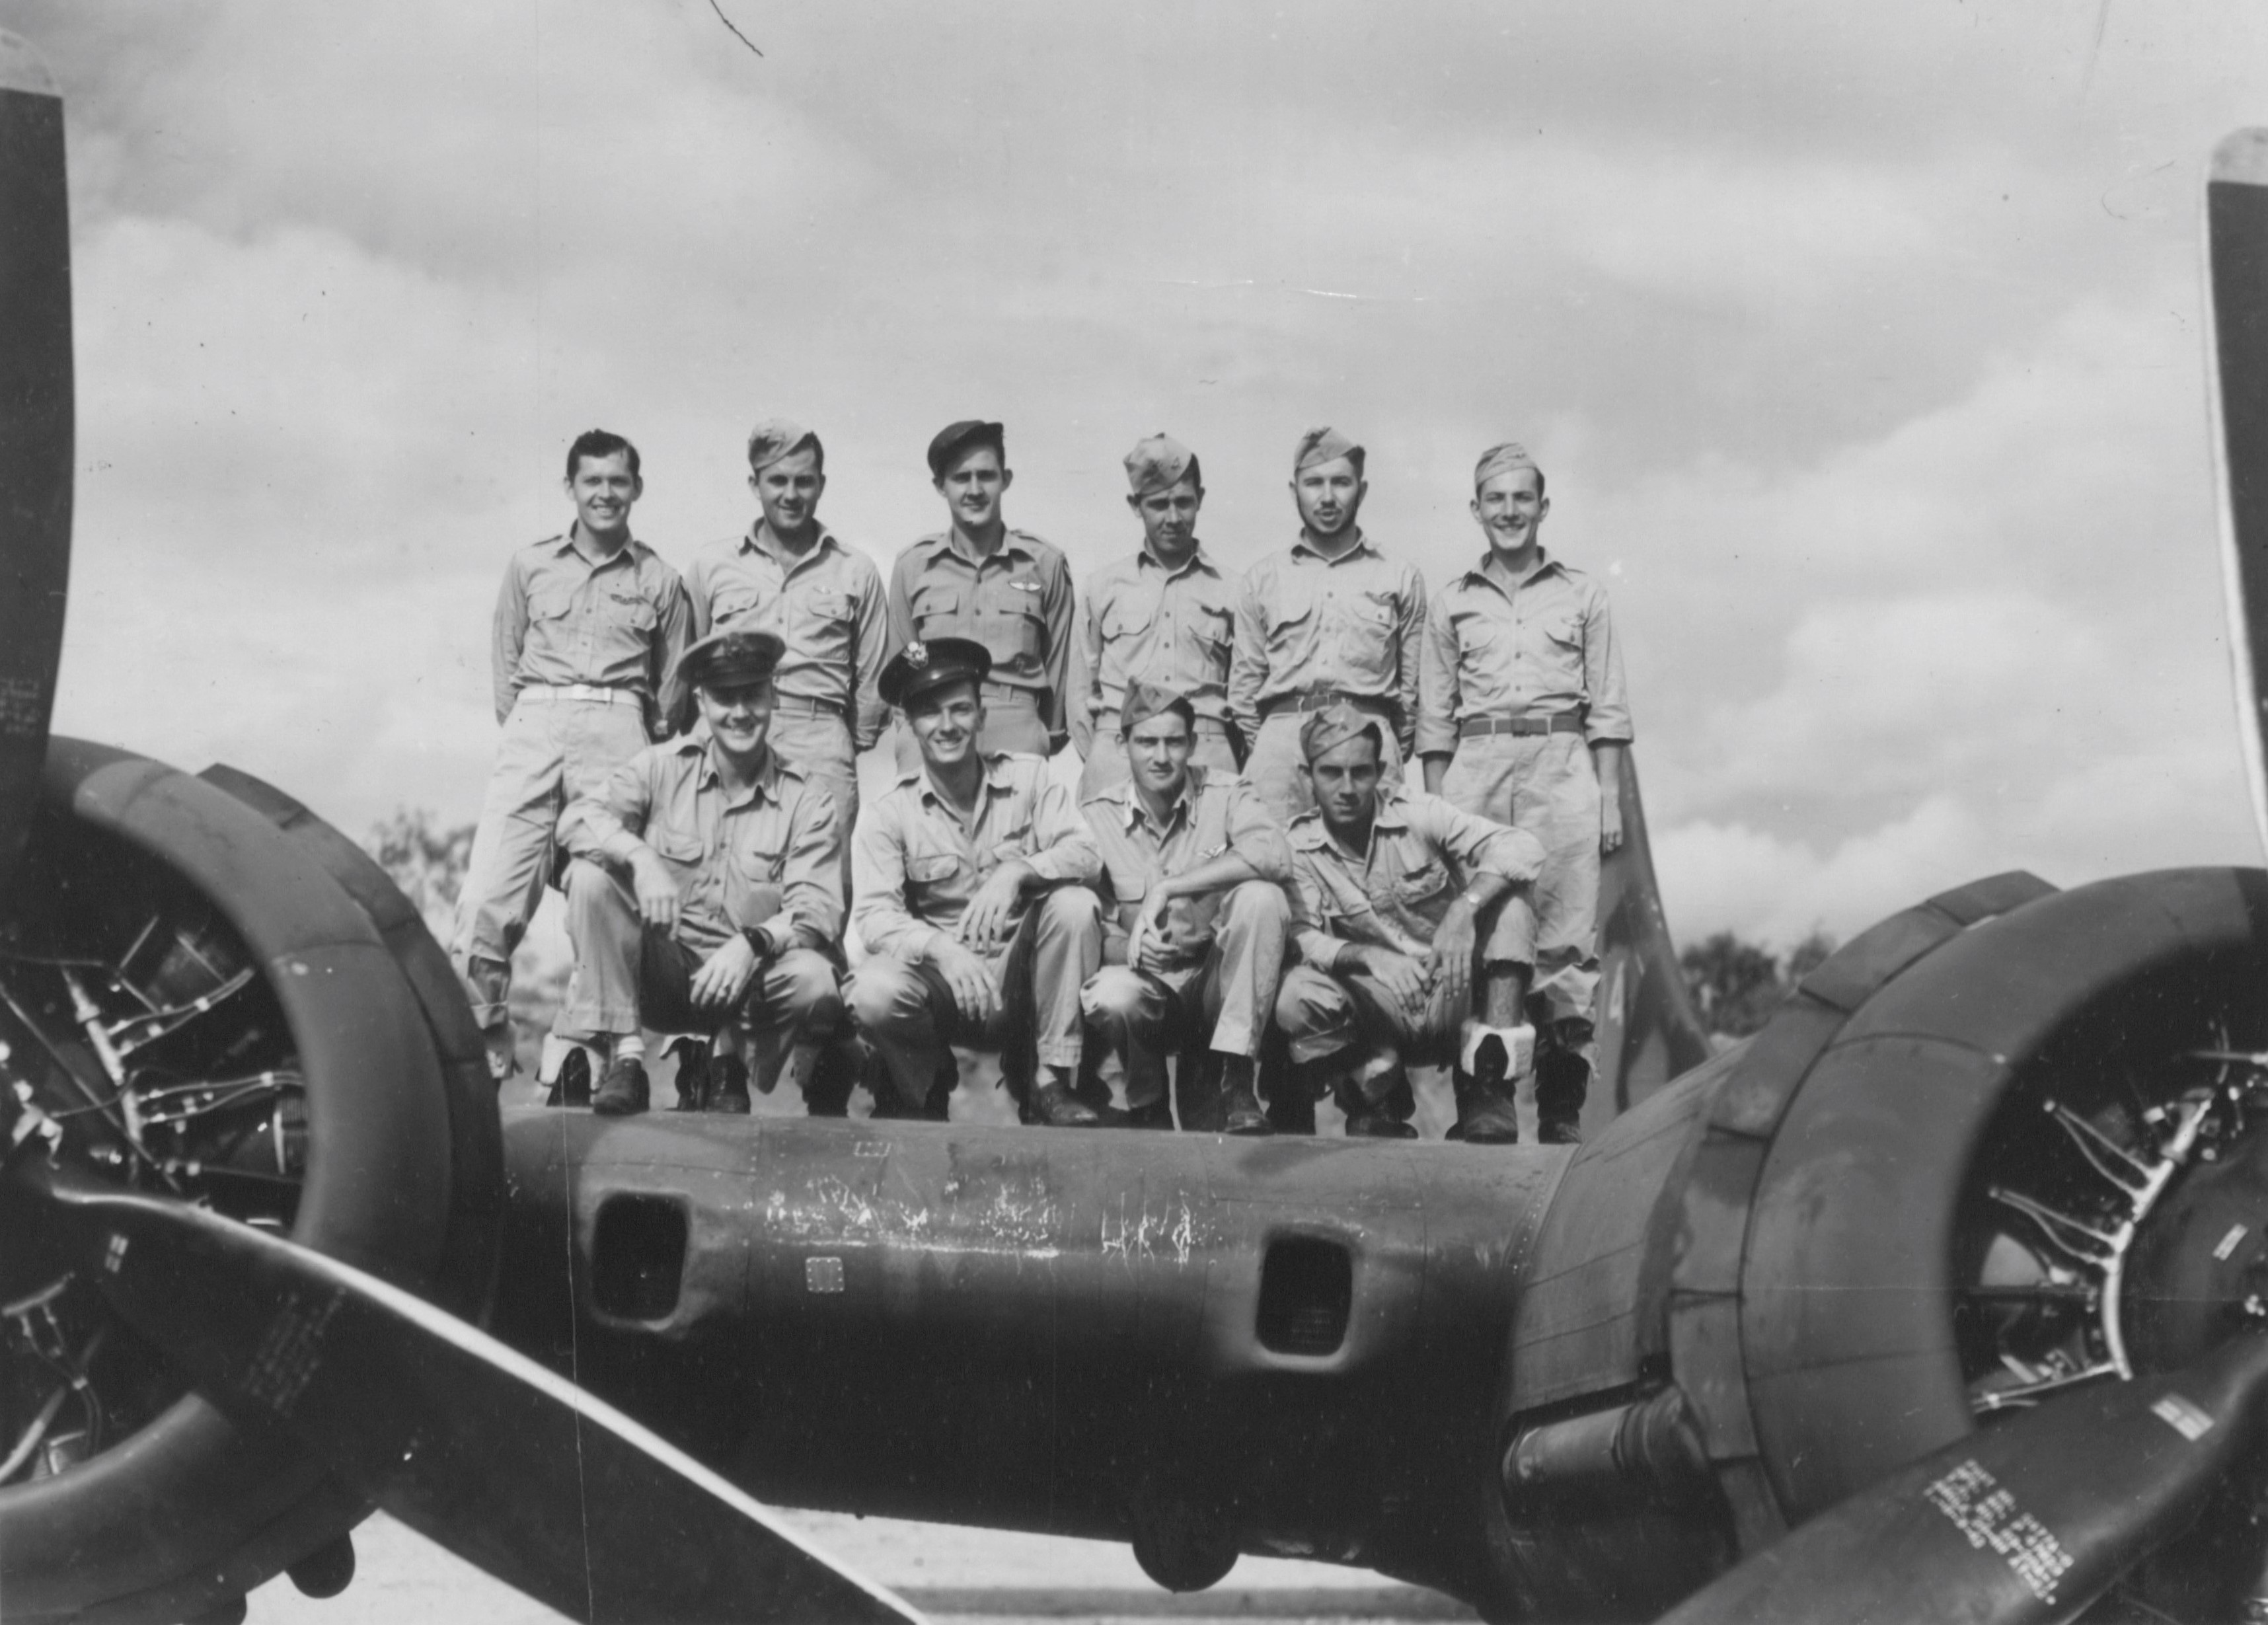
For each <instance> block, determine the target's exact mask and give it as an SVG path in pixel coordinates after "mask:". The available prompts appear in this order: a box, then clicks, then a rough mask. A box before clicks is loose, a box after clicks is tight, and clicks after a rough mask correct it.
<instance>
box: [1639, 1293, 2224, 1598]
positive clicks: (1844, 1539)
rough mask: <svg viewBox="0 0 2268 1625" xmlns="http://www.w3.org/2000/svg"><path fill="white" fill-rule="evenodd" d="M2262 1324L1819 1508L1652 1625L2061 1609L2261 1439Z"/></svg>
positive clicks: (2094, 1591)
mask: <svg viewBox="0 0 2268 1625" xmlns="http://www.w3.org/2000/svg"><path fill="white" fill-rule="evenodd" d="M2264 1392H2268V1336H2264V1335H2245V1336H2242V1337H2239V1338H2235V1339H2234V1340H2232V1341H2231V1342H2227V1343H2224V1344H2222V1345H2221V1346H2220V1348H2218V1349H2214V1350H2213V1352H2212V1353H2211V1354H2208V1355H2206V1356H2205V1357H2203V1358H2202V1359H2199V1360H2198V1361H2196V1362H2194V1363H2193V1364H2190V1365H2188V1366H2186V1367H2184V1368H2183V1370H2181V1371H2176V1372H2174V1373H2172V1374H2171V1375H2169V1376H2161V1377H2147V1378H2139V1379H2136V1380H2134V1381H2132V1382H2124V1383H2117V1384H2112V1385H2108V1386H2102V1387H2098V1388H2088V1389H2082V1390H2079V1391H2076V1392H2074V1393H2070V1394H2067V1395H2066V1396H2065V1397H2064V1398H2062V1399H2059V1400H2058V1401H2055V1402H2054V1403H2053V1404H2051V1405H2045V1406H2043V1407H2041V1408H2039V1409H2038V1410H2036V1411H2034V1412H2032V1413H2031V1414H2030V1415H2027V1416H2024V1417H2021V1418H2020V1419H2018V1420H2016V1421H2014V1422H2011V1423H2007V1424H2006V1425H2004V1426H2001V1427H1999V1428H1995V1429H1993V1430H1991V1431H1990V1432H1986V1433H1979V1434H1972V1435H1970V1437H1969V1438H1964V1439H1962V1440H1960V1441H1958V1442H1957V1443H1955V1444H1952V1445H1947V1446H1946V1447H1945V1448H1944V1449H1943V1450H1940V1451H1939V1452H1937V1453H1936V1454H1934V1455H1932V1456H1927V1457H1925V1458H1924V1459H1923V1460H1920V1461H1919V1462H1918V1463H1916V1464H1915V1465H1914V1466H1912V1467H1908V1468H1906V1469H1905V1470H1904V1472H1901V1473H1898V1474H1895V1475H1893V1476H1892V1477H1890V1478H1888V1479H1885V1480H1884V1481H1883V1482H1881V1483H1880V1484H1878V1485H1876V1486H1875V1487H1874V1488H1873V1489H1866V1490H1861V1491H1860V1492H1859V1494H1857V1495H1855V1496H1852V1497H1851V1498H1850V1499H1849V1500H1847V1501H1845V1502H1843V1503H1841V1504H1839V1505H1837V1506H1833V1507H1830V1508H1829V1509H1828V1510H1827V1511H1824V1512H1822V1513H1821V1514H1820V1515H1819V1516H1818V1517H1816V1518H1813V1519H1812V1520H1811V1521H1810V1522H1809V1523H1808V1524H1805V1525H1804V1526H1801V1527H1800V1528H1799V1529H1797V1530H1796V1531H1795V1532H1794V1533H1792V1534H1789V1535H1788V1536H1787V1537H1786V1539H1784V1540H1779V1541H1778V1542H1777V1543H1776V1544H1774V1545H1771V1546H1769V1547H1767V1548H1764V1550H1763V1551H1761V1552H1759V1553H1757V1554H1756V1555H1755V1556H1754V1557H1751V1558H1749V1560H1748V1561H1747V1562H1746V1563H1742V1564H1741V1565H1740V1566H1739V1567H1738V1568H1735V1569H1734V1570H1731V1571H1730V1572H1728V1573H1727V1574H1725V1575H1722V1576H1720V1577H1719V1578H1717V1579H1716V1580H1715V1581H1713V1582H1712V1583H1711V1584H1710V1585H1707V1586H1705V1588H1703V1589H1702V1590H1701V1591H1699V1592H1695V1593H1694V1595H1693V1596H1691V1597H1690V1598H1689V1599H1686V1601H1685V1602H1684V1603H1683V1604H1682V1605H1681V1606H1680V1607H1677V1608H1676V1609H1675V1610H1674V1611H1673V1612H1671V1613H1670V1614H1666V1615H1665V1616H1663V1618H1662V1620H1661V1625H1734V1621H1739V1625H1811V1622H1812V1621H1819V1620H1850V1621H1870V1622H1876V1625H1879V1622H1881V1621H1896V1620H1914V1621H1921V1620H1962V1621H1970V1625H2016V1622H2017V1621H2033V1620H2064V1619H2069V1618H2070V1617H2071V1616H2072V1615H2073V1614H2076V1613H2078V1612H2079V1610H2080V1608H2082V1607H2086V1606H2087V1604H2088V1603H2089V1602H2090V1601H2092V1600H2093V1599H2095V1598H2096V1597H2097V1596H2100V1595H2101V1594H2102V1592H2103V1591H2105V1590H2106V1589H2108V1588H2109V1587H2110V1585H2111V1584H2112V1583H2113V1582H2115V1581H2116V1580H2117V1578H2118V1577H2119V1576H2120V1575H2122V1574H2124V1572H2125V1571H2126V1570H2128V1569H2130V1568H2132V1566H2133V1565H2134V1564H2135V1563H2139V1561H2140V1560H2141V1559H2143V1558H2144V1557H2147V1556H2148V1555H2150V1553H2151V1552H2152V1551H2153V1550H2154V1549H2155V1548H2157V1547H2158V1546H2159V1545H2161V1543H2163V1542H2164V1541H2166V1540H2169V1539H2171V1538H2172V1537H2173V1536H2175V1535H2177V1534H2179V1533H2181V1532H2182V1531H2183V1529H2184V1528H2186V1527H2187V1526H2189V1524H2190V1522H2191V1519H2192V1518H2195V1517H2196V1515H2197V1513H2198V1510H2199V1509H2200V1508H2201V1507H2202V1506H2203V1505H2204V1504H2205V1499H2206V1498H2207V1497H2208V1496H2211V1495H2212V1493H2213V1490H2214V1489H2216V1488H2217V1487H2218V1486H2219V1484H2220V1480H2221V1477H2222V1475H2223V1474H2225V1473H2227V1472H2228V1469H2229V1467H2230V1466H2231V1464H2232V1463H2234V1462H2235V1461H2237V1460H2240V1459H2241V1458H2242V1456H2243V1455H2244V1454H2245V1453H2246V1452H2249V1451H2250V1450H2251V1449H2252V1448H2253V1447H2254V1445H2256V1444H2257V1441H2258V1426H2257V1424H2258V1420H2259V1418H2258V1415H2257V1413H2258V1410H2259V1406H2260V1400H2261V1396H2262V1394H2263V1393H2264Z"/></svg>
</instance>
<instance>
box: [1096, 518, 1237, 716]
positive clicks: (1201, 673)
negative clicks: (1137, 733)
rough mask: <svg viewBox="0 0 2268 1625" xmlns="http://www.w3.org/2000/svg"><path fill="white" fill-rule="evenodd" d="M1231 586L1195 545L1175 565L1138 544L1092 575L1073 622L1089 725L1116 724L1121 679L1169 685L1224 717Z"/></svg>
mask: <svg viewBox="0 0 2268 1625" xmlns="http://www.w3.org/2000/svg"><path fill="white" fill-rule="evenodd" d="M1236 586H1237V583H1236V577H1233V576H1227V575H1224V574H1222V573H1221V570H1220V569H1219V566H1217V565H1216V564H1214V562H1212V560H1211V557H1210V556H1209V555H1207V554H1206V553H1205V550H1204V547H1203V546H1202V545H1199V546H1198V548H1197V550H1196V551H1195V552H1193V553H1192V554H1191V555H1189V557H1188V558H1187V559H1186V560H1184V561H1182V567H1181V568H1180V569H1179V570H1168V569H1167V568H1166V566H1165V565H1164V563H1162V562H1160V560H1159V558H1158V556H1157V555H1155V554H1153V553H1152V552H1151V551H1150V549H1149V548H1146V547H1145V548H1143V549H1142V550H1141V551H1140V552H1138V553H1137V554H1135V555H1133V556H1132V557H1131V558H1126V559H1121V560H1119V561H1118V562H1116V563H1114V564H1110V565H1108V566H1106V567H1105V568H1104V569H1103V570H1101V571H1099V572H1098V573H1097V574H1096V575H1095V576H1094V577H1092V578H1091V579H1090V580H1089V581H1088V582H1087V584H1086V603H1085V605H1084V606H1083V607H1082V608H1081V610H1080V613H1079V654H1080V657H1081V665H1082V670H1083V676H1084V679H1085V681H1084V684H1083V687H1084V690H1085V692H1084V694H1083V695H1081V698H1082V700H1083V702H1085V704H1086V716H1087V718H1088V722H1089V724H1090V725H1091V726H1093V727H1094V728H1095V729H1097V730H1099V731H1101V732H1114V731H1116V728H1117V726H1118V713H1119V710H1121V708H1123V706H1124V705H1125V703H1126V686H1127V685H1128V684H1129V683H1130V682H1138V681H1140V682H1152V683H1157V684H1160V685H1161V686H1162V687H1164V688H1170V689H1172V690H1173V691H1174V692H1175V694H1178V695H1183V696H1185V697H1186V698H1187V699H1188V700H1189V703H1190V704H1191V705H1193V706H1195V707H1196V708H1197V715H1198V716H1200V717H1211V718H1212V719H1213V720H1214V721H1215V722H1226V720H1227V719H1228V661H1229V656H1230V654H1231V652H1232V651H1233V648H1234V646H1235V637H1236Z"/></svg>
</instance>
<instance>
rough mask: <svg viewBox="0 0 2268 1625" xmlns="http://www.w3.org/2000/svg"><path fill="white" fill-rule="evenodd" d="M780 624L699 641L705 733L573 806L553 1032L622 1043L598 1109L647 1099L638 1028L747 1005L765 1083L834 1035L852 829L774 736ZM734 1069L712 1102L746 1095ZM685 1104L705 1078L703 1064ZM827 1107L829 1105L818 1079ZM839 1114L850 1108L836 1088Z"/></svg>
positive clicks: (683, 1079)
mask: <svg viewBox="0 0 2268 1625" xmlns="http://www.w3.org/2000/svg"><path fill="white" fill-rule="evenodd" d="M782 647H783V645H782V643H781V642H780V639H779V638H778V636H777V635H776V634H773V633H770V632H740V631H733V630H726V631H723V632H718V633H716V634H714V635H712V636H709V637H706V638H703V640H702V641H701V642H700V643H696V644H694V645H693V647H692V648H690V649H689V650H688V651H686V655H685V658H684V661H683V662H682V666H683V670H682V672H681V676H682V678H683V680H685V682H686V684H687V685H688V686H689V688H691V689H692V690H693V692H694V695H695V697H696V702H697V703H698V704H699V706H700V714H701V720H702V721H703V723H705V724H707V731H706V738H705V739H704V738H703V737H702V736H700V735H697V734H696V735H689V736H687V737H684V738H681V739H674V740H672V741H670V742H669V743H667V744H664V745H656V746H650V747H649V748H647V749H645V750H642V751H640V752H639V753H638V754H637V755H635V756H633V757H631V758H630V761H627V762H625V763H624V764H623V765H622V766H621V767H620V768H616V769H615V771H614V773H613V774H612V775H611V776H609V777H608V780H607V783H606V784H605V786H604V788H602V789H601V790H600V791H599V792H598V793H597V794H596V795H592V796H585V797H584V798H582V799H580V800H578V801H577V802H576V803H575V804H574V805H572V806H571V807H569V808H568V809H567V813H566V815H565V816H564V817H563V818H562V819H561V820H560V824H559V835H560V839H561V840H562V841H563V842H565V844H566V847H567V849H568V850H569V851H570V852H571V853H573V854H574V855H575V861H574V862H573V863H571V864H569V865H568V866H567V877H566V891H567V934H568V936H569V937H570V938H572V939H573V941H574V944H575V970H574V974H573V975H572V976H571V977H570V978H569V980H568V982H567V996H566V997H565V998H564V999H563V1000H562V1001H561V1003H560V1006H559V1016H558V1018H557V1020H556V1022H555V1023H554V1024H553V1028H552V1030H553V1032H554V1033H556V1035H557V1036H559V1037H560V1038H562V1039H565V1040H571V1041H573V1042H575V1043H577V1044H580V1045H583V1046H585V1047H587V1048H595V1049H600V1050H604V1049H606V1048H608V1047H609V1046H611V1048H612V1051H613V1054H612V1056H611V1058H610V1059H609V1060H608V1063H607V1066H606V1069H605V1070H604V1072H603V1073H602V1074H601V1075H600V1084H599V1090H598V1092H597V1093H596V1094H595V1095H594V1096H593V1098H592V1100H591V1109H592V1110H593V1111H594V1112H599V1113H601V1114H609V1115H622V1114H630V1113H635V1112H642V1111H644V1110H645V1108H646V1078H645V1065H644V1058H645V1040H644V1032H643V1029H644V1028H645V1027H655V1028H659V1029H661V1030H664V1031H679V1032H714V1031H715V1030H716V1029H717V1028H718V1027H719V1026H723V1025H725V1023H726V1022H728V1021H738V1022H739V1023H740V1025H741V1026H743V1028H744V1030H745V1031H746V1032H747V1035H748V1041H749V1044H750V1046H751V1048H752V1049H753V1051H754V1053H755V1057H756V1061H755V1073H756V1083H757V1086H758V1087H759V1088H761V1089H762V1090H764V1091H765V1092H767V1093H769V1092H770V1090H771V1088H772V1085H773V1084H774V1083H775V1082H776V1081H777V1078H778V1076H779V1073H780V1071H781V1070H782V1065H783V1063H784V1060H785V1059H786V1057H787V1056H788V1055H790V1054H791V1053H792V1051H794V1050H797V1049H799V1048H802V1049H804V1050H806V1055H804V1056H803V1057H801V1058H800V1059H801V1064H799V1066H798V1067H797V1068H796V1071H797V1073H798V1079H799V1082H805V1081H806V1080H808V1079H809V1078H810V1077H811V1076H812V1073H813V1071H814V1063H813V1052H815V1049H816V1047H817V1046H818V1045H819V1044H820V1043H821V1042H823V1041H825V1040H828V1039H831V1038H833V1037H834V1036H835V1034H836V1029H837V1028H838V1027H839V1026H840V1025H841V1021H842V1014H843V1004H842V998H841V995H840V994H839V993H838V991H837V989H836V981H835V963H834V961H833V960H832V959H831V958H830V957H829V956H830V955H832V954H834V953H836V952H838V949H837V946H836V945H837V944H838V942H839V941H840V939H841V938H842V935H843V827H842V825H841V824H840V823H839V822H838V821H837V820H836V813H835V803H834V802H833V800H831V799H830V798H828V794H827V792H826V791H825V790H821V789H820V788H819V787H818V786H817V785H815V784H813V783H809V782H808V781H807V780H806V779H805V777H804V776H803V775H802V774H801V773H799V772H798V771H797V770H796V768H794V767H792V766H791V765H790V764H789V763H787V762H785V761H783V760H782V759H781V758H780V757H779V756H778V754H776V753H775V752H774V751H772V750H771V748H770V746H769V744H768V742H767V734H768V732H769V730H770V724H771V717H772V673H773V671H774V670H775V669H776V668H777V665H778V663H779V659H780V655H781V651H782ZM738 1064H739V1063H735V1070H732V1071H731V1072H729V1073H728V1074H727V1075H726V1077H725V1079H724V1080H723V1082H722V1086H721V1087H719V1088H718V1090H717V1091H716V1092H715V1093H714V1094H713V1095H712V1096H710V1097H709V1098H707V1099H701V1100H699V1104H701V1105H704V1106H706V1107H708V1108H709V1109H711V1110H714V1111H726V1112H745V1111H747V1109H748V1091H747V1075H746V1073H744V1072H742V1071H740V1070H738ZM696 1077H698V1079H699V1082H698V1083H695V1084H694V1086H693V1087H692V1088H690V1089H689V1086H688V1085H689V1083H693V1082H694V1080H691V1079H689V1078H688V1077H687V1075H686V1072H685V1071H684V1070H682V1068H681V1070H680V1072H679V1075H678V1089H679V1094H680V1096H681V1102H680V1103H681V1104H687V1103H689V1102H688V1101H687V1100H686V1099H684V1097H686V1096H688V1095H689V1094H690V1095H693V1096H695V1097H699V1096H701V1095H703V1094H705V1093H706V1090H705V1087H703V1085H705V1083H706V1069H705V1067H703V1068H699V1069H697V1070H696ZM806 1104H807V1105H809V1106H810V1107H812V1108H813V1110H814V1114H818V1113H819V1112H821V1111H822V1110H823V1109H824V1107H822V1106H821V1102H820V1101H818V1100H815V1099H812V1092H811V1091H810V1090H809V1089H808V1088H806ZM833 1114H834V1115H837V1116H839V1115H841V1114H842V1107H841V1104H840V1102H839V1101H838V1102H836V1103H834V1112H833Z"/></svg>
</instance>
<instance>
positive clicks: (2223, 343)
mask: <svg viewBox="0 0 2268 1625" xmlns="http://www.w3.org/2000/svg"><path fill="white" fill-rule="evenodd" d="M2205 314H2206V323H2207V327H2208V330H2209V331H2210V332H2211V334H2212V335H2213V337H2212V344H2213V354H2212V356H2211V357H2210V359H2211V362H2212V364H2211V365H2210V366H2208V367H2207V368H2206V369H2205V372H2206V377H2207V379H2208V383H2209V385H2210V388H2211V400H2212V404H2213V461H2214V464H2215V466H2216V468H2217V471H2218V472H2219V474H2220V562H2221V579H2222V585H2223V591H2224V592H2225V594H2226V596H2227V598H2228V631H2229V637H2228V646H2229V652H2230V658H2231V659H2232V660H2233V661H2234V663H2235V668H2236V673H2235V674H2236V711H2237V717H2238V719H2239V725H2238V727H2237V733H2238V735H2239V736H2240V737H2241V738H2242V741H2243V746H2244V765H2245V768H2246V769H2247V781H2248V784H2249V787H2250V790H2251V793H2252V816H2253V820H2254V822H2255V824H2256V825H2257V827H2258V829H2259V832H2260V839H2261V844H2262V845H2263V846H2264V847H2268V748H2264V743H2268V689H2264V688H2262V687H2261V685H2262V683H2263V682H2264V681H2268V129H2241V130H2238V131H2237V132H2236V133H2235V135H2233V136H2229V137H2228V139H2226V140H2225V141H2223V142H2222V143H2220V146H2218V147H2216V148H2215V149H2214V150H2213V163H2212V165H2211V167H2210V168H2209V169H2208V170H2207V171H2206V173H2205Z"/></svg>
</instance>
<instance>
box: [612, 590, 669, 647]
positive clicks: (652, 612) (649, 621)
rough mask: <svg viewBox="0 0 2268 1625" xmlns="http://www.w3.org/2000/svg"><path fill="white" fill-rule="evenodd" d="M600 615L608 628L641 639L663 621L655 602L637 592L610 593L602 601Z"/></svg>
mask: <svg viewBox="0 0 2268 1625" xmlns="http://www.w3.org/2000/svg"><path fill="white" fill-rule="evenodd" d="M599 613H600V615H601V616H602V617H603V618H604V619H605V621H606V622H607V624H608V626H610V627H614V628H615V629H618V630H620V631H623V632H628V633H630V634H632V635H634V636H639V637H643V636H644V635H645V634H646V633H648V632H651V631H652V630H653V629H654V627H655V626H656V625H657V624H659V621H660V620H661V611H660V610H659V609H658V608H657V607H655V606H654V603H653V600H652V599H648V598H646V597H644V595H642V594H640V593H637V592H608V594H606V596H605V597H604V598H602V599H600V607H599Z"/></svg>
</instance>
